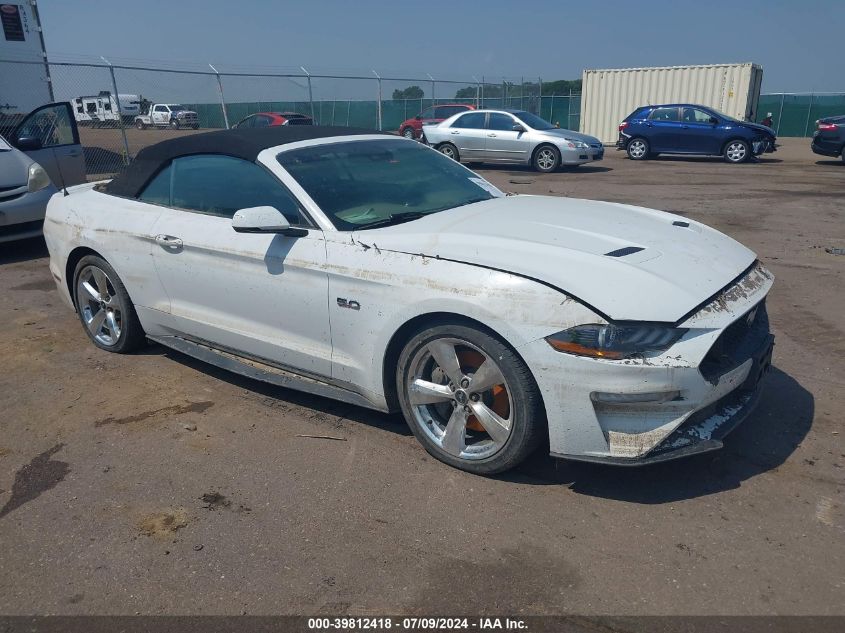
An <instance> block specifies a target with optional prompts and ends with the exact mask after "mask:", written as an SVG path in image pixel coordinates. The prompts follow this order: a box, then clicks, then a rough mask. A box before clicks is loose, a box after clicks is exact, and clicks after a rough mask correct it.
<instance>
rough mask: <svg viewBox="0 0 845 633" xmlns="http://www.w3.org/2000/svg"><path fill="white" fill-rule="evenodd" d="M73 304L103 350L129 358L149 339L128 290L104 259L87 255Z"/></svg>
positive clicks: (76, 280) (78, 269) (78, 270)
mask: <svg viewBox="0 0 845 633" xmlns="http://www.w3.org/2000/svg"><path fill="white" fill-rule="evenodd" d="M73 288H74V293H73V302H74V305H75V306H76V312H77V314H78V315H79V320H80V321H81V322H82V327H83V329H84V330H85V333H86V334H87V335H88V338H90V339H91V342H92V343H94V345H96V346H97V347H99V348H100V349H103V350H106V351H107V352H115V353H117V354H126V353H128V352H132V351H134V350H136V349H138V348H140V347H141V346H142V345H144V343H145V342H146V335H145V334H144V329H143V328H142V327H141V323H140V321H139V320H138V315H137V314H136V313H135V306H134V305H133V304H132V300H131V299H130V298H129V293H128V292H126V287H125V286H124V285H123V282H122V281H121V280H120V277H118V276H117V273H116V272H115V270H114V268H112V267H111V266H110V265H109V263H108V262H107V261H106V260H104V259H103V258H102V257H98V256H96V255H86V256H85V257H83V258H82V259H81V260H79V263H78V264H77V265H76V270H75V271H74V274H73Z"/></svg>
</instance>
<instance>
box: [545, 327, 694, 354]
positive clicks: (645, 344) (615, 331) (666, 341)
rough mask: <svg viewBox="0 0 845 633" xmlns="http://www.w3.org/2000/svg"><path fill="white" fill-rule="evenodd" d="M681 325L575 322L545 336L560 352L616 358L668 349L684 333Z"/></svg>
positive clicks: (684, 330)
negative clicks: (567, 327)
mask: <svg viewBox="0 0 845 633" xmlns="http://www.w3.org/2000/svg"><path fill="white" fill-rule="evenodd" d="M686 331H687V330H686V329H684V328H674V327H668V326H664V325H612V324H610V325H598V324H593V323H590V324H588V325H577V326H575V327H572V328H569V329H568V330H563V331H562V332H558V333H557V334H552V335H551V336H547V337H546V342H547V343H548V344H549V345H551V346H552V347H553V348H555V349H556V350H557V351H559V352H567V353H569V354H577V355H578V356H591V357H593V358H607V359H610V360H619V359H622V358H629V357H631V356H635V355H637V354H643V353H645V352H660V351H663V350H666V349H669V348H670V347H671V346H672V345H674V344H675V343H676V342H677V341H678V339H680V338H681V337H682V336H683V335H684V334H685V333H686Z"/></svg>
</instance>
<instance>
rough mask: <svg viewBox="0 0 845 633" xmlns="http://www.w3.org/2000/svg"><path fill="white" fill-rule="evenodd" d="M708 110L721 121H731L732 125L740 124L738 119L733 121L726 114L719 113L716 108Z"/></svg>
mask: <svg viewBox="0 0 845 633" xmlns="http://www.w3.org/2000/svg"><path fill="white" fill-rule="evenodd" d="M710 110H711V111H712V112H713V114H715V115H716V116H718V117H720V118H722V119H725V120H726V121H731V122H733V123H742V121H740V120H739V119H735V118H733V117H732V116H728V115H727V114H725V113H724V112H720V111H719V110H717V109H716V108H710ZM705 112H707V110H705Z"/></svg>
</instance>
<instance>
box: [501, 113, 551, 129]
mask: <svg viewBox="0 0 845 633" xmlns="http://www.w3.org/2000/svg"><path fill="white" fill-rule="evenodd" d="M511 114H513V115H514V116H515V117H516V118H518V119H519V120H521V121H522V122H523V123H525V124H526V125H527V126H528V127H530V128H533V129H535V130H552V129H554V127H555V126H554V125H552V124H551V123H549V122H548V121H546V120H545V119H541V118H540V117H538V116H537V115H536V114H531V113H530V112H525V111H524V110H518V111H514V112H512V113H511Z"/></svg>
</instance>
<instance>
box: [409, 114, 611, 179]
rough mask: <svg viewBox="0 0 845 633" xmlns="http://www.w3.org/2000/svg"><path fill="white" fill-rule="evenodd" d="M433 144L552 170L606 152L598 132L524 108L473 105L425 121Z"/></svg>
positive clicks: (460, 155)
mask: <svg viewBox="0 0 845 633" xmlns="http://www.w3.org/2000/svg"><path fill="white" fill-rule="evenodd" d="M423 133H424V135H425V138H426V140H427V142H428V144H429V145H431V146H432V147H434V148H435V149H438V150H439V151H441V152H443V153H444V154H446V155H447V156H449V157H450V158H453V159H455V160H457V161H464V162H468V163H509V164H519V165H532V166H533V167H534V169H536V170H537V171H541V172H552V171H555V170H557V169H558V168H559V167H560V166H561V165H566V166H570V167H575V166H577V165H583V164H584V163H589V162H591V161H595V160H601V159H602V158H604V146H603V145H602V143H601V141H599V140H598V139H597V138H596V137H594V136H587V135H586V134H579V133H578V132H573V131H572V130H563V129H560V128H557V127H555V126H554V125H552V124H551V123H549V122H548V121H545V120H543V119H541V118H540V117H538V116H537V115H536V114H531V113H530V112H525V111H524V110H471V111H469V112H462V113H460V114H456V115H454V116H452V117H449V118H448V119H446V120H445V121H442V122H440V123H437V124H433V125H426V126H425V128H424V130H423Z"/></svg>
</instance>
